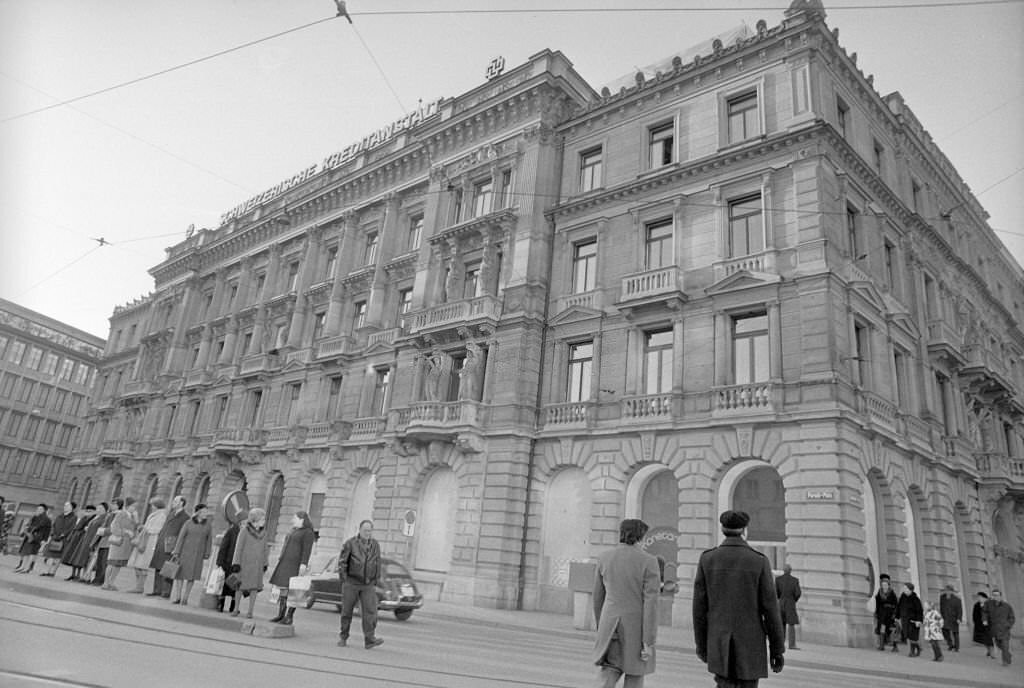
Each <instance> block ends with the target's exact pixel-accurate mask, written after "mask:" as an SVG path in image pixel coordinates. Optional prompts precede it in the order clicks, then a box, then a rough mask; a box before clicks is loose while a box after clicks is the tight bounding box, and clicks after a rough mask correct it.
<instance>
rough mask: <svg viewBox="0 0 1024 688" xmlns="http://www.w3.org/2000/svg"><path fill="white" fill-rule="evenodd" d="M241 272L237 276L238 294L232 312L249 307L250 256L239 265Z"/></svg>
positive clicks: (250, 283)
mask: <svg viewBox="0 0 1024 688" xmlns="http://www.w3.org/2000/svg"><path fill="white" fill-rule="evenodd" d="M239 265H240V267H241V270H240V272H239V274H238V294H236V295H235V305H234V306H233V308H234V310H236V311H237V310H240V309H241V308H244V307H245V306H248V305H249V300H250V298H251V297H252V295H251V294H250V292H251V291H252V277H253V259H252V256H245V257H244V258H242V260H241V263H240V264H239Z"/></svg>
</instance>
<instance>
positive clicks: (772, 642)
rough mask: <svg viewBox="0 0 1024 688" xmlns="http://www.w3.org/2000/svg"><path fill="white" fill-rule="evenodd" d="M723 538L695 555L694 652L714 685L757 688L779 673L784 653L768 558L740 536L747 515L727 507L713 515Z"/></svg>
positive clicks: (780, 622) (777, 601)
mask: <svg viewBox="0 0 1024 688" xmlns="http://www.w3.org/2000/svg"><path fill="white" fill-rule="evenodd" d="M718 520H719V522H720V523H721V524H722V534H723V535H725V539H724V540H723V541H722V544H721V545H719V546H718V547H715V548H714V549H709V550H707V551H705V552H704V553H703V554H701V555H700V561H699V562H698V564H697V576H696V579H695V581H694V584H693V632H694V637H695V639H696V643H697V656H698V657H699V658H700V660H701V661H702V662H706V663H707V665H708V671H710V672H711V673H713V674H714V675H715V681H716V682H717V684H718V686H719V688H727V687H728V688H756V687H757V683H758V680H759V679H761V678H765V677H767V676H768V657H767V656H766V653H765V639H766V636H767V640H768V645H769V650H768V653H769V654H770V655H771V667H772V671H774V672H775V673H778V672H780V671H782V667H783V664H784V660H783V654H784V653H785V651H786V639H785V633H784V632H783V630H782V616H781V614H780V613H779V599H778V597H777V596H776V594H775V586H774V585H773V581H772V569H771V565H770V564H769V563H768V559H767V558H765V556H764V555H763V554H761V553H760V552H758V551H757V550H755V549H752V548H751V547H750V545H748V544H747V541H746V540H745V539H744V538H743V531H744V529H745V528H746V527H747V524H748V523H749V522H750V517H749V516H747V514H746V513H744V512H742V511H726V512H724V513H723V514H722V515H721V517H720V518H719V519H718Z"/></svg>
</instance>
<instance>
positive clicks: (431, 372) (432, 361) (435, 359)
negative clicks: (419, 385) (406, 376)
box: [423, 349, 452, 401]
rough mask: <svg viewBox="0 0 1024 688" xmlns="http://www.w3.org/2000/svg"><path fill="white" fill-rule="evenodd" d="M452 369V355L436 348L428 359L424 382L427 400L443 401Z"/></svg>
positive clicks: (424, 394)
mask: <svg viewBox="0 0 1024 688" xmlns="http://www.w3.org/2000/svg"><path fill="white" fill-rule="evenodd" d="M451 371H452V357H451V356H449V355H448V354H446V353H445V352H443V351H441V350H440V349H435V350H434V352H433V353H432V354H430V358H429V359H427V374H426V379H425V380H424V382H423V396H424V397H426V399H427V401H441V398H442V397H443V396H444V392H445V390H444V385H445V383H446V382H447V380H448V376H449V375H450V374H451Z"/></svg>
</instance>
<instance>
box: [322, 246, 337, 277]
mask: <svg viewBox="0 0 1024 688" xmlns="http://www.w3.org/2000/svg"><path fill="white" fill-rule="evenodd" d="M337 267H338V247H337V246H331V247H330V248H329V249H327V260H326V261H325V262H324V279H325V280H329V279H331V278H333V277H334V270H335V268H337Z"/></svg>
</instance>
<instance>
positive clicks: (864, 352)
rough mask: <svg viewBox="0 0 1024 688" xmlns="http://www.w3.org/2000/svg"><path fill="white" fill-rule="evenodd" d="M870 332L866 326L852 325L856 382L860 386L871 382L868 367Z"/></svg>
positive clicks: (867, 385) (865, 385) (868, 384)
mask: <svg viewBox="0 0 1024 688" xmlns="http://www.w3.org/2000/svg"><path fill="white" fill-rule="evenodd" d="M870 334H871V332H870V331H869V330H868V328H867V327H865V326H864V325H861V324H860V323H856V324H855V325H854V326H853V346H854V350H853V360H854V362H855V363H856V364H857V365H856V366H855V367H854V371H856V380H855V381H854V382H855V383H856V384H858V385H860V386H861V387H864V388H868V387H869V386H870V384H871V368H870V365H869V364H870V361H871V359H870V357H871V340H870Z"/></svg>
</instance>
